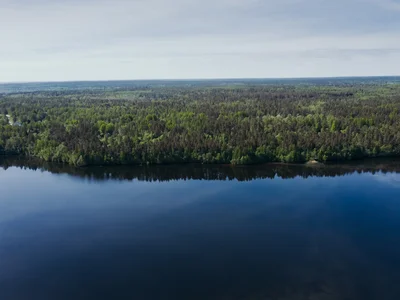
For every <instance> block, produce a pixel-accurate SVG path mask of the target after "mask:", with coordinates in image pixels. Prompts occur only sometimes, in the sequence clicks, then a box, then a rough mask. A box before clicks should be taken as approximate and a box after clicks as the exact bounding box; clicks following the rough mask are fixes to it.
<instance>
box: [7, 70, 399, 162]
mask: <svg viewBox="0 0 400 300" xmlns="http://www.w3.org/2000/svg"><path fill="white" fill-rule="evenodd" d="M294 81H296V80H294ZM122 83H123V84H122ZM122 83H119V84H117V83H113V84H109V85H106V84H105V83H103V85H102V84H101V83H96V84H92V86H91V83H80V84H78V83H74V84H75V85H76V84H78V86H79V87H76V86H75V85H74V84H72V83H69V85H68V88H65V87H63V85H66V84H67V83H63V84H56V86H55V87H54V86H53V87H52V85H51V84H45V88H43V90H36V91H29V92H23V91H24V85H12V89H10V87H9V86H8V87H7V88H5V87H4V86H2V88H1V89H2V90H3V93H2V94H0V153H16V154H24V155H27V156H33V157H38V158H41V159H43V160H46V161H55V162H66V163H69V164H73V165H78V166H80V165H88V164H142V163H148V164H161V163H182V162H201V163H223V164H250V163H261V162H278V161H279V162H304V161H308V160H312V159H318V160H321V161H332V160H350V159H357V158H363V157H377V156H389V155H390V156H398V155H400V82H399V81H398V80H397V79H396V78H392V79H389V78H381V79H379V80H378V79H377V78H373V79H369V80H368V79H360V78H358V79H332V80H328V79H326V80H325V81H324V80H320V81H318V80H317V82H315V80H310V81H304V82H303V81H299V82H293V80H292V81H290V80H289V81H287V82H274V81H271V82H264V81H261V80H259V81H250V80H248V81H232V82H231V81H215V82H212V83H208V81H200V82H197V83H196V82H191V81H184V82H180V83H179V84H178V83H175V84H173V82H169V83H168V84H166V83H165V82H157V83H156V84H151V83H149V82H139V83H136V84H132V83H129V82H122ZM60 85H61V87H60ZM28 87H29V86H28ZM39 87H40V85H39ZM100 87H102V88H100ZM38 89H39V88H38Z"/></svg>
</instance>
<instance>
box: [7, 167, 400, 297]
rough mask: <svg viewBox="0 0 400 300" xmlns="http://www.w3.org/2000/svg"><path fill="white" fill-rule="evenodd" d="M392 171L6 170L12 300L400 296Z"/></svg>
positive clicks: (399, 195)
mask: <svg viewBox="0 0 400 300" xmlns="http://www.w3.org/2000/svg"><path fill="white" fill-rule="evenodd" d="M20 166H21V164H20ZM389 166H390V165H389ZM386 167H387V166H386ZM362 170H363V171H362ZM368 170H369V171H368ZM381 170H382V168H380V167H376V166H375V167H372V168H365V167H361V168H358V167H357V166H346V167H341V168H336V167H335V168H328V167H326V168H318V169H310V168H295V167H293V168H290V167H274V168H267V167H245V168H237V169H232V168H222V167H221V168H217V167H213V168H206V167H199V166H197V167H195V166H187V167H179V168H178V167H172V166H170V167H159V168H153V169H152V168H139V167H124V168H122V167H120V168H118V167H115V168H95V169H75V170H74V169H68V168H67V169H65V170H64V169H63V168H58V167H52V168H50V167H46V168H37V166H32V165H29V168H21V167H15V166H12V164H6V165H3V167H0V299H1V300H9V299H10V300H18V299H40V300H42V299H139V300H140V299H143V300H145V299H252V300H253V299H277V300H281V299H322V300H324V299H360V300H361V299H362V300H368V299H399V297H400V285H399V284H398V283H399V280H400V174H398V173H396V172H395V171H393V170H391V171H390V172H386V171H385V170H383V171H381ZM357 171H358V172H357ZM235 174H237V176H236V177H235ZM282 177H284V178H282ZM157 178H158V179H157ZM190 178H194V179H190ZM229 178H230V179H231V180H229ZM168 179H169V180H168ZM201 179H203V180H201ZM221 179H224V180H221Z"/></svg>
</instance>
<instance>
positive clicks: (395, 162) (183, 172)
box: [0, 157, 400, 184]
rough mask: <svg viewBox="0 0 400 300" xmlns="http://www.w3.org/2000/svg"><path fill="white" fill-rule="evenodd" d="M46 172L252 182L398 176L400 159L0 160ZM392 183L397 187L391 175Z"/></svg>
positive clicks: (100, 178)
mask: <svg viewBox="0 0 400 300" xmlns="http://www.w3.org/2000/svg"><path fill="white" fill-rule="evenodd" d="M9 167H19V168H21V169H30V170H35V171H36V170H42V171H49V172H51V173H54V174H69V175H71V176H75V177H79V178H85V179H88V180H90V181H104V180H110V179H114V180H130V181H131V180H139V181H149V182H154V181H156V182H158V181H161V182H162V181H171V180H193V179H194V180H237V181H250V180H254V179H273V178H276V177H278V178H282V179H290V178H296V177H302V178H308V177H336V176H344V175H350V174H353V173H359V174H361V173H371V174H372V175H375V174H376V173H381V174H387V173H389V174H390V173H400V159H371V160H362V161H353V162H348V163H337V164H334V163H331V164H326V165H301V164H291V165H290V164H266V165H255V166H236V167H233V166H224V165H201V164H189V165H169V166H165V165H164V166H94V167H85V168H75V167H72V166H68V165H63V164H54V163H48V162H43V161H40V160H35V159H23V158H18V157H3V158H1V157H0V168H3V169H4V170H7V169H8V168H9ZM390 178H392V181H393V183H394V184H397V183H396V182H395V181H396V179H395V178H394V177H393V176H392V177H390Z"/></svg>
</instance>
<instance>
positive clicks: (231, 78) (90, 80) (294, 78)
mask: <svg viewBox="0 0 400 300" xmlns="http://www.w3.org/2000/svg"><path fill="white" fill-rule="evenodd" d="M382 77H383V78H384V77H387V78H397V77H400V75H365V76H361V75H355V76H318V77H226V78H225V77H220V78H218V77H210V78H195V77H194V78H169V79H162V78H158V79H155V78H153V79H100V80H96V79H87V80H80V79H77V80H44V81H42V80H38V81H0V84H2V85H4V84H30V83H71V82H119V81H120V82H129V81H138V82H140V81H154V82H157V81H170V82H174V81H224V80H226V81H233V80H304V79H350V78H382Z"/></svg>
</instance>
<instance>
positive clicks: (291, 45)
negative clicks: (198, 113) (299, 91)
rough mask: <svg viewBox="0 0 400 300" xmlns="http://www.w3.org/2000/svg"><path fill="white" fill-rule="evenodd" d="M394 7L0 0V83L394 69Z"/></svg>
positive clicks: (398, 57) (397, 63) (355, 1)
mask: <svg viewBox="0 0 400 300" xmlns="http://www.w3.org/2000/svg"><path fill="white" fill-rule="evenodd" d="M399 5H400V4H399V3H398V2H396V1H393V0H383V1H381V0H379V1H378V0H346V1H345V0H338V1H327V0H280V1H272V0H250V1H243V0H202V1H200V0H189V1H187V0H174V1H163V0H146V1H144V0H138V1H128V0H114V1H105V0H100V1H94V0H82V1H77V0H69V1H61V0H57V1H48V0H37V1H28V0H12V1H10V0H0V40H1V41H2V47H0V68H1V69H2V72H1V73H0V81H39V80H79V79H93V80H95V79H141V78H146V79H147V78H179V77H182V78H199V77H206V78H215V77H232V76H236V77H237V76H238V77H279V76H284V77H302V76H341V75H392V74H394V75H396V72H398V70H399V69H400V54H399V52H398V51H397V49H400V39H399V36H400V18H399V10H398V7H399ZM358 56H361V57H358ZM321 59H322V60H324V61H323V62H321ZM367 59H369V62H368V61H366V60H367ZM254 61H257V62H258V63H257V64H254V63H253V62H254ZM122 62H123V63H122ZM361 63H367V64H368V65H367V66H361ZM289 64H291V66H290V65H289ZM348 64H351V65H348ZM121 65H122V67H121ZM233 65H234V66H235V67H234V68H233V67H231V66H233ZM310 65H311V66H312V68H310ZM332 65H334V66H335V67H334V68H332ZM301 66H303V67H307V68H308V69H301ZM339 67H340V68H339ZM163 68H167V69H168V72H166V71H165V70H164V69H163ZM348 69H351V70H352V72H353V73H352V74H349V73H348ZM240 74H242V75H240Z"/></svg>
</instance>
